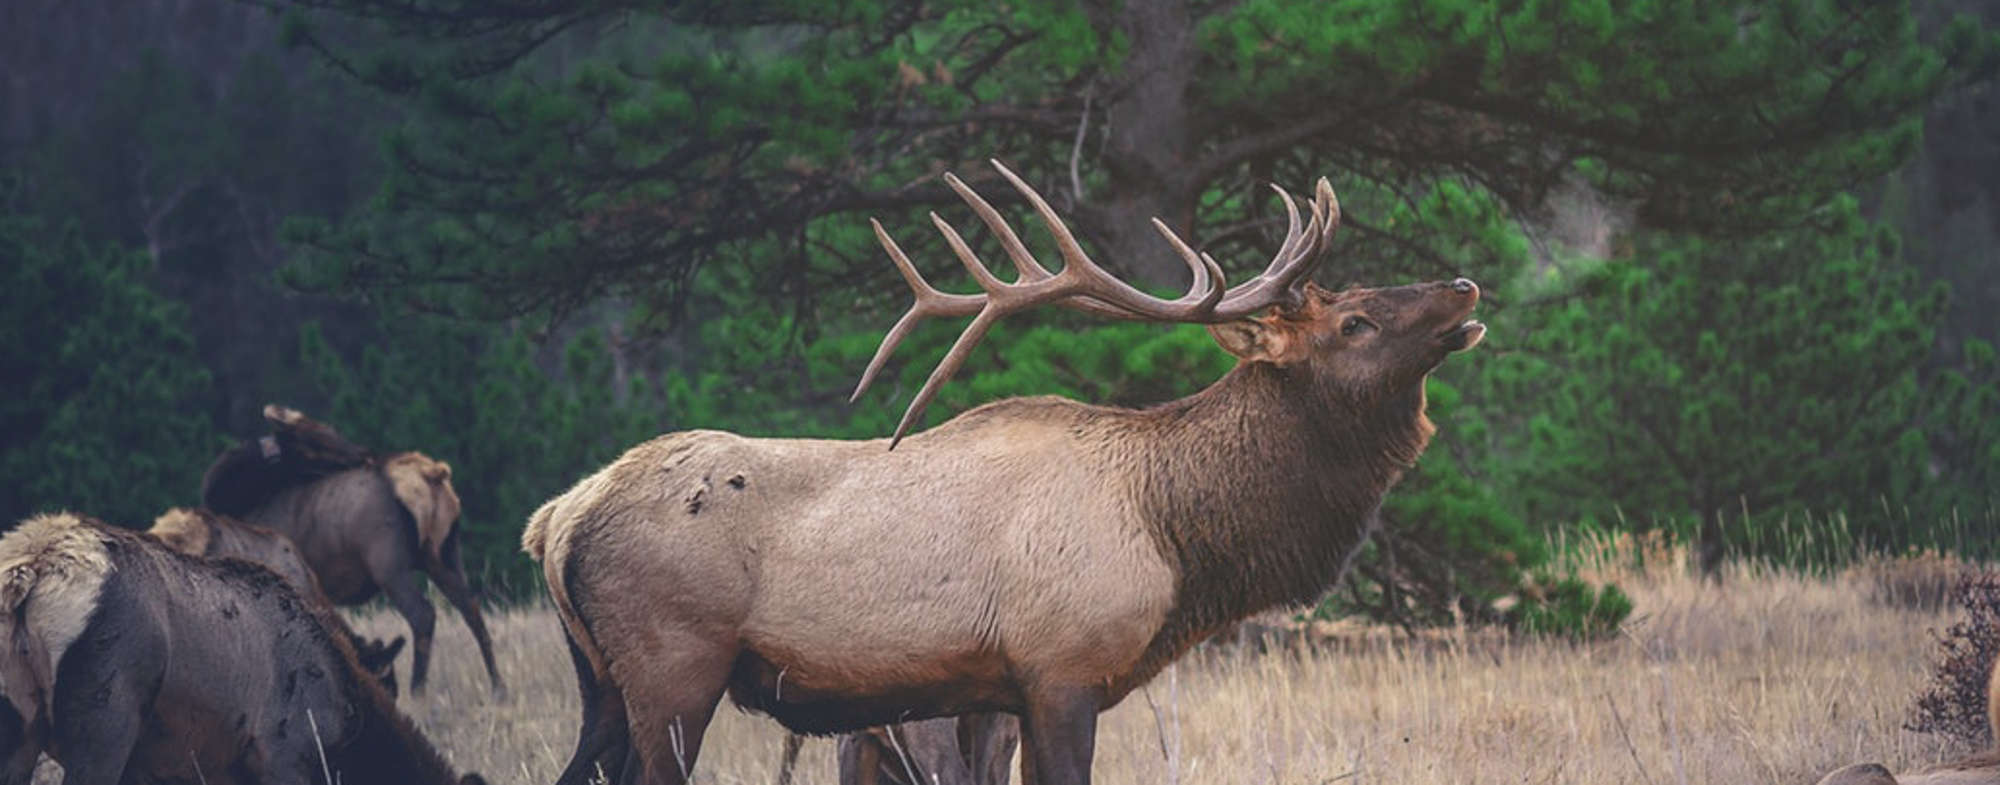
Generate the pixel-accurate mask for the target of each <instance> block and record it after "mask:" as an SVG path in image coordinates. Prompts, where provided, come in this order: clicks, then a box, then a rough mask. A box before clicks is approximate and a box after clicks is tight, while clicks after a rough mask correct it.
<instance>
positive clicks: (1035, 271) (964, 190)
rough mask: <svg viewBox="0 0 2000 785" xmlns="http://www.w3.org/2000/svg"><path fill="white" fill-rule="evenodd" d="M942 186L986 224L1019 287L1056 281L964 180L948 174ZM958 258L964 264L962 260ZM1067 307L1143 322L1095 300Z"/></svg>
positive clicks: (1075, 301)
mask: <svg viewBox="0 0 2000 785" xmlns="http://www.w3.org/2000/svg"><path fill="white" fill-rule="evenodd" d="M944 182H945V184H946V185H949V186H951V189H952V190H953V191H957V192H958V196H959V198H960V199H964V200H965V203H966V204H967V205H969V206H970V207H972V211H973V212H974V213H976V214H978V216H979V220H980V221H981V222H984V223H985V224H986V228H987V230H989V231H991V232H993V236H994V237H996V238H998V239H999V240H1000V247H1001V248H1002V249H1004V250H1006V252H1007V258H1009V259H1011V260H1013V262H1014V269H1015V270H1016V271H1017V272H1019V273H1020V277H1019V278H1018V279H1017V281H1018V282H1019V283H1030V282H1034V281H1040V280H1044V279H1048V278H1053V277H1055V273H1052V272H1049V269H1048V268H1047V267H1043V266H1042V263H1041V262H1039V261H1037V260H1036V259H1035V257H1034V254H1031V253H1028V247H1027V245H1026V244H1024V243H1022V242H1021V236H1020V235H1019V234H1017V233H1015V231H1014V227H1012V226H1008V225H1007V219H1005V218H1002V217H1001V216H1000V211H999V210H995V209H993V205H992V204H991V203H989V202H987V201H986V198H985V197H983V196H980V195H979V192H978V191H974V190H972V186H969V185H966V184H965V181H964V180H960V179H958V175H955V174H952V173H950V172H946V173H945V175H944ZM959 258H960V259H961V260H963V259H964V258H965V257H963V256H961V257H959ZM1069 304H1070V305H1071V306H1073V307H1075V308H1077V309H1078V310H1081V311H1085V312H1087V313H1093V314H1097V315H1099V316H1107V317H1110V318H1113V319H1143V318H1145V317H1144V315H1142V314H1138V313H1134V312H1132V311H1129V310H1126V309H1123V308H1119V307H1118V306H1116V305H1113V304H1111V303H1107V302H1104V301H1103V300H1099V299H1097V298H1095V297H1087V296H1079V297H1076V298H1074V299H1073V300H1072V301H1070V303H1069Z"/></svg>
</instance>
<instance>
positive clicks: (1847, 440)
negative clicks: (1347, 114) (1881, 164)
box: [1474, 204, 1991, 554]
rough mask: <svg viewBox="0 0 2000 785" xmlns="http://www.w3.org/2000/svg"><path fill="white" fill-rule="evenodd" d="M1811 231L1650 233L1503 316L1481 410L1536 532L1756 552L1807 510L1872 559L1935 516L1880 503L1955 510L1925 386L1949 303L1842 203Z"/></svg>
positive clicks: (1502, 476) (1776, 544)
mask: <svg viewBox="0 0 2000 785" xmlns="http://www.w3.org/2000/svg"><path fill="white" fill-rule="evenodd" d="M1822 219H1823V220H1822V221H1821V226H1820V227H1818V228H1816V229H1814V230H1810V231H1800V232H1790V233H1783V234H1778V235H1772V236H1766V237H1760V238H1754V239H1747V240H1741V241H1726V240H1709V241H1702V240H1696V239H1692V238H1687V237H1670V236H1660V235H1652V236H1647V237H1645V238H1643V239H1642V240H1641V242H1640V244H1639V247H1638V249H1637V251H1636V253H1635V254H1634V256H1633V258H1630V259H1617V260H1612V261H1610V262H1606V263H1602V264H1589V263H1579V265H1578V267H1576V268H1574V269H1572V268H1567V267H1556V268H1552V269H1551V270H1550V271H1549V273H1548V274H1547V275H1546V276H1545V278H1544V280H1543V281H1542V282H1541V285H1542V286H1543V290H1544V291H1543V293H1542V295H1541V296H1542V297H1544V298H1546V299H1548V300H1550V301H1551V302H1552V303H1553V304H1552V305H1550V306H1547V307H1545V308H1541V309H1520V310H1517V311H1509V312H1508V313H1507V314H1506V315H1505V317H1504V319H1503V318H1496V319H1495V335H1496V336H1497V337H1499V339H1500V340H1499V341H1497V342H1496V343H1497V344H1499V345H1497V346H1495V347H1494V349H1495V351H1494V352H1493V353H1492V355H1493V356H1492V358H1491V360H1490V361H1489V362H1488V363H1487V364H1486V366H1485V373H1484V374H1483V377H1482V379H1481V381H1482V382H1483V383H1484V385H1485V386H1484V387H1483V388H1482V389H1481V390H1480V391H1479V392H1478V394H1477V395H1476V396H1474V397H1475V398H1477V399H1478V400H1480V401H1482V402H1484V403H1483V406H1484V407H1485V410H1484V411H1483V412H1482V413H1481V417H1480V419H1482V420H1484V421H1486V423H1487V427H1488V428H1490V429H1491V433H1492V436H1491V438H1490V439H1489V444H1488V446H1489V448H1490V449H1492V450H1494V451H1495V454H1498V455H1504V456H1508V457H1510V458H1512V459H1513V460H1511V461H1509V462H1508V464H1509V465H1508V466H1505V467H1496V471H1494V472H1493V473H1492V474H1491V475H1490V476H1491V477H1493V478H1494V479H1495V480H1496V481H1500V482H1504V483H1506V484H1507V485H1508V486H1509V487H1511V488H1514V489H1515V491H1514V493H1515V494H1516V495H1517V504H1518V505H1519V509H1521V510H1522V511H1523V512H1524V513H1525V514H1527V515H1528V516H1530V517H1532V518H1535V519H1540V520H1548V521H1577V520H1595V521H1605V520H1608V519H1610V518H1612V517H1614V516H1617V515H1620V514H1623V515H1627V516H1631V517H1632V518H1635V519H1637V520H1640V521H1651V520H1656V519H1661V518H1666V519H1675V518H1678V519H1682V520H1687V519H1693V520H1698V521H1705V522H1706V523H1705V526H1704V539H1705V540H1711V541H1712V540H1715V539H1716V538H1717V537H1718V536H1719V535H1721V533H1722V529H1723V528H1724V527H1725V525H1727V527H1728V528H1730V529H1732V530H1733V532H1734V533H1735V535H1736V541H1735V542H1734V543H1733V544H1734V545H1736V546H1739V547H1742V548H1745V549H1748V550H1750V551H1753V552H1760V553H1765V554H1772V553H1775V552H1778V551H1779V550H1781V549H1783V548H1785V547H1788V546H1787V545H1786V544H1787V543H1796V542H1797V539H1796V538H1795V537H1793V536H1792V535H1789V534H1786V533H1785V532H1786V531H1787V528H1788V527H1789V526H1790V525H1792V523H1795V522H1796V523H1799V524H1800V525H1803V523H1804V522H1805V521H1807V519H1809V518H1810V517H1811V516H1812V515H1815V514H1822V515H1823V514H1827V513H1829V512H1832V513H1840V514H1842V515H1844V519H1845V521H1846V522H1847V525H1848V526H1851V527H1852V533H1853V535H1854V536H1855V537H1856V539H1857V540H1859V541H1860V542H1862V543H1863V544H1866V545H1876V546H1881V545H1889V544H1898V543H1901V542H1904V541H1906V538H1908V537H1910V536H1912V534H1913V533H1912V532H1910V531H1908V530H1907V528H1908V527H1907V525H1906V524H1907V522H1908V521H1907V519H1909V518H1915V519H1918V520H1922V519H1925V518H1926V517H1930V516H1926V515H1921V514H1920V515H1914V516H1910V515H1901V514H1898V515H1893V516H1892V515H1888V514H1886V513H1888V512H1889V510H1888V505H1889V504H1890V503H1891V502H1890V501H1889V500H1893V504H1895V505H1914V506H1918V507H1920V508H1922V509H1925V510H1927V511H1929V512H1937V511H1939V510H1948V508H1949V505H1950V504H1952V503H1953V502H1954V501H1955V500H1953V499H1949V498H1947V497H1949V496H1950V495H1951V494H1950V493H1948V492H1947V489H1945V488H1943V487H1941V486H1940V485H1939V484H1937V483H1934V482H1932V481H1931V480H1930V478H1928V477H1927V476H1926V475H1927V467H1928V466H1929V465H1930V464H1931V462H1932V458H1933V454H1932V450H1931V447H1930V443H1931V436H1932V434H1931V432H1929V431H1930V430H1931V429H1927V428H1926V424H1925V421H1926V418H1927V417H1930V416H1931V414H1930V412H1931V411H1932V406H1933V404H1932V403H1931V401H1933V400H1937V399H1935V398H1934V396H1929V395H1927V394H1926V382H1925V379H1924V378H1923V376H1922V374H1921V370H1922V368H1923V366H1924V364H1925V361H1926V359H1927V357H1928V355H1929V352H1930V351H1931V347H1932V344H1933V335H1932V331H1933V325H1934V324H1935V323H1936V321H1937V318H1938V315H1939V313H1940V312H1941V311H1942V309H1943V306H1944V298H1943V294H1942V292H1941V291H1940V290H1938V289H1936V288H1927V287H1924V286H1922V285H1920V284H1918V283H1917V281H1916V280H1915V278H1914V276H1913V274H1912V273H1911V271H1910V270H1909V269H1908V268H1907V267H1905V266H1904V265H1903V264H1902V263H1901V261H1900V260H1899V259H1898V258H1897V257H1896V256H1895V244H1894V242H1893V238H1892V237H1890V236H1889V235H1888V233H1887V232H1886V230H1882V229H1879V228H1877V227H1875V226H1872V225H1870V224H1869V223H1867V222H1865V221H1863V220H1861V219H1860V218H1859V216H1858V215H1857V214H1856V212H1855V209H1854V207H1853V206H1852V205H1851V204H1838V205H1836V206H1835V207H1834V208H1833V209H1832V210H1830V211H1828V212H1827V213H1825V214H1824V215H1823V216H1822ZM1957 389H1959V393H1958V398H1959V399H1961V400H1966V401H1974V402H1976V401H1979V400H1989V401H1990V399H1981V398H1979V396H1980V395H1990V394H1991V392H1990V390H1989V391H1987V392H1985V393H1975V392H1974V391H1973V388H1972V387H1969V386H1966V385H1965V384H1960V386H1959V387H1958V388H1957ZM1974 405H1975V406H1976V405H1977V404H1976V403H1975V404H1974ZM1954 422H1956V423H1957V424H1959V425H1961V426H1964V427H1975V426H1973V424H1972V423H1970V422H1966V421H1956V420H1955V421H1954ZM1732 520H1733V523H1732V522H1731V521H1732Z"/></svg>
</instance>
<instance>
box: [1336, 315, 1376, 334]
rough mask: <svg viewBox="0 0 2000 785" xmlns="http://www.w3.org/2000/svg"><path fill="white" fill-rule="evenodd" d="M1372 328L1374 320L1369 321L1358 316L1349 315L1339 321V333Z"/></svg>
mask: <svg viewBox="0 0 2000 785" xmlns="http://www.w3.org/2000/svg"><path fill="white" fill-rule="evenodd" d="M1373 329H1375V323H1374V322H1370V321H1368V320H1367V319H1365V318H1362V317H1359V316H1349V317H1347V320H1346V321H1344V322H1341V323H1340V334H1341V335H1353V334H1355V333H1358V332H1361V331H1362V330H1373Z"/></svg>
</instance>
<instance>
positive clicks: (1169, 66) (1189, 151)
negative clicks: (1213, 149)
mask: <svg viewBox="0 0 2000 785" xmlns="http://www.w3.org/2000/svg"><path fill="white" fill-rule="evenodd" d="M1093 10H1094V11H1095V12H1096V13H1097V14H1098V15H1099V16H1098V18H1099V19H1100V20H1101V21H1100V24H1099V25H1098V29H1100V30H1106V31H1109V30H1116V31H1118V33H1120V34H1122V35H1123V36H1124V38H1125V40H1126V41H1127V42H1128V43H1129V44H1130V48H1129V49H1128V50H1127V56H1126V58H1125V62H1124V65H1123V70H1122V71H1121V72H1120V73H1118V74H1115V75H1113V77H1112V81H1113V85H1114V87H1115V89H1114V91H1113V93H1112V95H1111V96H1110V102H1109V104H1108V105H1107V106H1106V108H1105V122H1106V123H1107V127H1106V129H1105V130H1106V133H1107V134H1108V139H1107V141H1106V145H1105V152H1104V157H1103V159H1102V162H1103V166H1104V172H1105V175H1106V177H1107V179H1108V180H1109V182H1108V183H1107V186H1108V187H1107V188H1105V189H1103V191H1102V194H1103V195H1102V196H1100V197H1099V198H1100V199H1102V201H1093V200H1091V199H1090V198H1089V197H1088V195H1086V197H1085V199H1084V204H1083V205H1082V206H1081V207H1080V208H1079V210H1078V217H1079V219H1080V221H1079V223H1080V225H1081V228H1082V229H1083V230H1084V233H1085V234H1086V235H1087V236H1088V237H1089V239H1090V241H1091V242H1092V243H1093V244H1094V245H1095V247H1096V250H1097V259H1098V261H1099V263H1101V264H1104V265H1105V266H1107V267H1111V268H1113V269H1115V270H1117V271H1119V272H1120V273H1122V274H1125V275H1128V276H1130V277H1131V279H1132V280H1133V281H1134V282H1135V283H1139V284H1142V285H1146V286H1176V287H1185V286H1186V285H1187V282H1188V272H1187V267H1186V265H1185V263H1183V262H1182V261H1181V260H1180V257H1179V256H1177V255H1175V254H1174V253H1173V251H1172V250H1171V248H1170V247H1169V246H1168V245H1167V244H1166V242H1165V241H1164V240H1162V239H1161V238H1160V236H1159V233H1158V232H1157V231H1156V230H1154V229H1153V226H1152V221H1153V219H1154V218H1155V217H1157V218H1159V219H1160V220H1163V221H1166V222H1167V225H1168V226H1170V227H1172V228H1173V229H1174V231H1176V232H1180V233H1181V236H1182V237H1184V238H1188V239H1189V242H1194V239H1193V238H1191V237H1189V229H1190V226H1191V225H1192V224H1193V222H1194V206H1195V200H1196V199H1197V198H1199V197H1200V195H1201V184H1200V183H1196V182H1192V181H1191V179H1190V178H1189V177H1188V176H1187V168H1188V166H1189V164H1191V163H1192V162H1193V160H1194V154H1195V152H1196V151H1195V150H1194V141H1193V140H1194V129H1193V128H1192V125H1191V121H1190V117H1189V113H1188V85H1189V84H1190V83H1191V81H1192V79H1193V74H1194V63H1195V57H1194V53H1193V51H1192V48H1193V46H1194V30H1193V26H1194V22H1193V19H1192V17H1191V16H1190V15H1189V11H1188V8H1187V4H1186V2H1184V0H1132V1H1131V2H1128V3H1125V4H1124V6H1123V8H1122V9H1113V10H1107V9H1103V8H1097V9H1093Z"/></svg>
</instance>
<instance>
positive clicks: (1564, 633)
mask: <svg viewBox="0 0 2000 785" xmlns="http://www.w3.org/2000/svg"><path fill="white" fill-rule="evenodd" d="M1535 583H1536V584H1537V586H1538V589H1537V591H1535V592H1534V593H1533V595H1532V596H1530V597H1528V598H1525V599H1524V601H1523V602H1522V603H1521V604H1520V605H1517V606H1515V607H1514V608H1513V609H1512V610H1511V611H1510V615H1511V616H1512V618H1513V621H1514V623H1515V624H1516V625H1517V626H1518V627H1519V628H1520V629H1521V630H1522V631H1523V632H1527V633H1530V634H1536V635H1548V636H1553V637H1560V638H1569V639H1571V640H1578V641H1589V640H1597V639H1600V638H1605V637H1609V636H1611V635H1615V634H1617V632H1618V625H1620V624H1622V623H1624V621H1625V617H1626V616H1629V615H1631V614H1632V598H1630V597H1627V596H1626V595H1625V592H1624V591H1623V590H1621V589H1619V588H1618V587H1617V586H1612V585H1606V586H1601V587H1593V586H1591V585H1590V584H1589V583H1587V582H1585V581H1584V580H1583V579H1581V578H1578V577H1576V576H1573V575H1569V576H1561V577H1556V576H1551V575H1548V574H1546V573H1544V574H1539V575H1537V576H1535Z"/></svg>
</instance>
